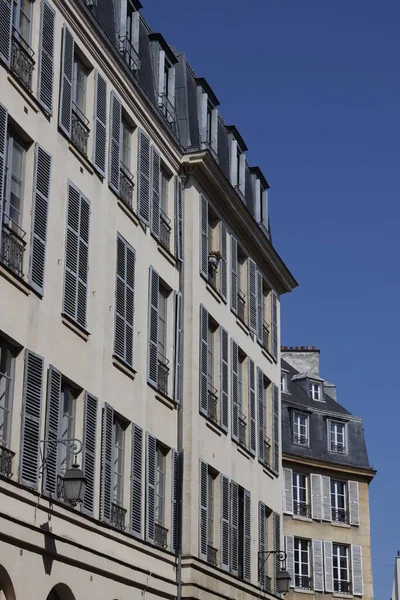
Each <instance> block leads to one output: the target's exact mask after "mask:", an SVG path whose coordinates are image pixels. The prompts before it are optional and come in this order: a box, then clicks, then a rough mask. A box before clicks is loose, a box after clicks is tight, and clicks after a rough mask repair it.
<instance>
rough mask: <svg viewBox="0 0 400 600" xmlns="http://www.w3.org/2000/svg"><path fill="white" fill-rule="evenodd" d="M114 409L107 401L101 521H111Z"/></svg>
mask: <svg viewBox="0 0 400 600" xmlns="http://www.w3.org/2000/svg"><path fill="white" fill-rule="evenodd" d="M113 437H114V409H113V408H112V406H110V405H109V404H107V402H105V404H104V408H103V426H102V432H101V474H100V521H110V519H111V502H112V492H113V490H112V475H113V445H114V444H113V442H114V440H113Z"/></svg>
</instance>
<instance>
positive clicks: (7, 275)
mask: <svg viewBox="0 0 400 600" xmlns="http://www.w3.org/2000/svg"><path fill="white" fill-rule="evenodd" d="M0 275H1V276H2V277H4V279H7V281H9V282H10V283H11V284H12V285H14V286H15V287H16V288H17V289H19V290H20V291H21V292H22V293H23V294H25V296H29V295H30V293H31V290H30V287H29V285H28V284H27V283H26V281H24V280H23V279H21V278H20V277H18V276H17V275H14V273H12V272H11V271H9V270H8V269H6V267H5V266H4V265H0Z"/></svg>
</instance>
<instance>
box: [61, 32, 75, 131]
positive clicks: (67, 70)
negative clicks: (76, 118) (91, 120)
mask: <svg viewBox="0 0 400 600" xmlns="http://www.w3.org/2000/svg"><path fill="white" fill-rule="evenodd" d="M73 70H74V38H73V37H72V33H71V32H70V30H69V29H68V27H67V26H66V25H65V24H64V27H63V37H62V49H61V86H60V109H59V116H58V126H59V128H60V129H61V131H63V132H64V133H65V135H66V136H68V137H71V124H72V77H73Z"/></svg>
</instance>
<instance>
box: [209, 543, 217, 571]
mask: <svg viewBox="0 0 400 600" xmlns="http://www.w3.org/2000/svg"><path fill="white" fill-rule="evenodd" d="M217 552H218V550H216V549H215V548H213V547H212V546H207V562H208V563H209V564H210V565H213V567H216V566H217Z"/></svg>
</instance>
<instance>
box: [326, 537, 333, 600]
mask: <svg viewBox="0 0 400 600" xmlns="http://www.w3.org/2000/svg"><path fill="white" fill-rule="evenodd" d="M324 572H325V591H326V592H330V593H332V592H333V558H332V542H324Z"/></svg>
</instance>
